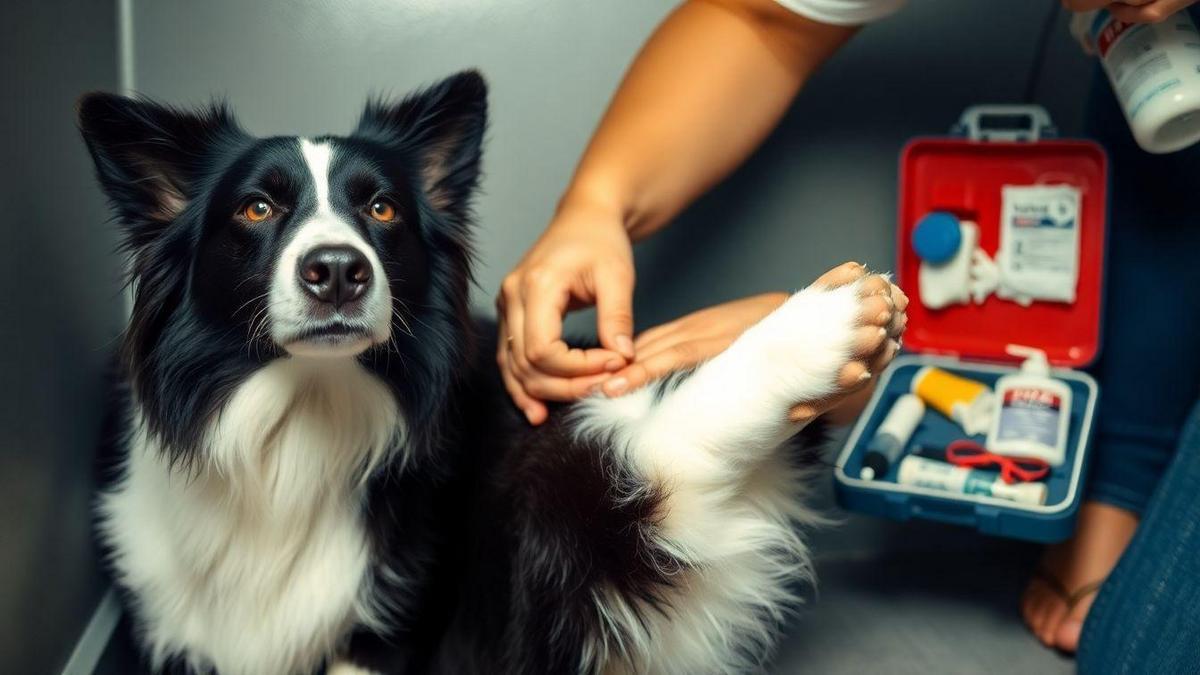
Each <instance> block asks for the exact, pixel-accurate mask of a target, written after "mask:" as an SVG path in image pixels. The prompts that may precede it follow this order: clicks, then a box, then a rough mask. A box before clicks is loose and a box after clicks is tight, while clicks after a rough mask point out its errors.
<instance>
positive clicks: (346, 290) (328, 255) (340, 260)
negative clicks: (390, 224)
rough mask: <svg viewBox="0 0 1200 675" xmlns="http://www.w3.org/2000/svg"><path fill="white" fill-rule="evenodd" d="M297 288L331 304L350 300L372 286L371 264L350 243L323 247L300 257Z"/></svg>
mask: <svg viewBox="0 0 1200 675" xmlns="http://www.w3.org/2000/svg"><path fill="white" fill-rule="evenodd" d="M296 273H297V274H298V275H299V277H300V288H303V289H304V291H305V292H306V293H308V294H309V295H311V296H312V297H314V298H316V299H317V300H320V301H321V302H327V303H330V304H332V305H333V306H334V307H341V306H342V305H344V304H346V303H348V302H353V301H355V300H357V299H359V298H360V297H362V295H363V293H366V292H367V288H369V287H370V286H371V263H370V262H369V261H368V260H367V257H366V256H365V255H363V254H362V252H360V251H359V250H358V249H356V248H352V247H350V246H322V247H320V248H314V249H313V250H311V251H309V252H308V253H307V254H305V255H304V257H302V258H300V265H299V269H297V270H296Z"/></svg>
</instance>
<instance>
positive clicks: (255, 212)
mask: <svg viewBox="0 0 1200 675" xmlns="http://www.w3.org/2000/svg"><path fill="white" fill-rule="evenodd" d="M272 213H273V210H272V209H271V205H270V204H268V203H267V202H266V201H264V200H262V199H255V200H254V201H252V202H250V203H249V204H246V207H245V208H243V209H242V215H243V216H244V217H245V218H246V220H248V221H250V222H252V223H261V222H262V221H264V220H266V219H267V218H270V217H271V214H272Z"/></svg>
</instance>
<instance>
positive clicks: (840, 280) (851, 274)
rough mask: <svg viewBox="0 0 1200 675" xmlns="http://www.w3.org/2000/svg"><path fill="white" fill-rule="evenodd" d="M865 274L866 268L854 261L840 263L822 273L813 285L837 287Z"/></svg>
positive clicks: (856, 279) (850, 282) (852, 281)
mask: <svg viewBox="0 0 1200 675" xmlns="http://www.w3.org/2000/svg"><path fill="white" fill-rule="evenodd" d="M866 275H867V268H866V267H863V266H862V265H860V264H859V263H856V262H848V263H842V264H841V265H838V266H837V267H835V268H833V269H831V270H829V271H828V272H826V273H825V274H822V275H821V276H820V277H819V278H818V279H817V280H816V281H815V282H813V285H814V286H827V287H829V288H837V287H838V286H845V285H847V284H852V283H854V282H855V281H858V280H859V279H861V278H863V277H865V276H866Z"/></svg>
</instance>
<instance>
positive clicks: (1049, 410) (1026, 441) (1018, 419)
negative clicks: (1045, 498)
mask: <svg viewBox="0 0 1200 675" xmlns="http://www.w3.org/2000/svg"><path fill="white" fill-rule="evenodd" d="M1004 351H1006V352H1008V353H1009V354H1011V355H1012V356H1023V357H1025V361H1024V362H1023V363H1022V364H1021V372H1019V373H1014V374H1012V375H1005V376H1004V377H1002V378H1000V379H999V380H997V381H996V401H997V404H998V409H997V413H996V415H995V417H994V418H993V419H992V428H991V430H990V431H989V432H988V436H987V448H988V450H990V451H992V452H994V453H996V454H998V455H1008V456H1011V457H1037V458H1038V459H1044V460H1046V461H1047V462H1048V463H1050V465H1052V466H1058V465H1060V464H1062V463H1063V460H1064V459H1065V458H1066V454H1067V431H1068V425H1069V423H1070V420H1071V387H1070V386H1068V385H1067V383H1065V382H1063V381H1061V380H1057V379H1055V378H1053V377H1051V376H1050V364H1049V362H1048V361H1047V360H1046V353H1045V352H1043V351H1042V350H1040V349H1034V348H1032V347H1022V346H1021V345H1008V346H1006V347H1005V348H1004Z"/></svg>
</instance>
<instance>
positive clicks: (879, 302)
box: [859, 295, 896, 328]
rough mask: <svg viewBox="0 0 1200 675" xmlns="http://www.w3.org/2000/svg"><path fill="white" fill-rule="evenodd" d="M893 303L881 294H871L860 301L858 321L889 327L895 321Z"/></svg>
mask: <svg viewBox="0 0 1200 675" xmlns="http://www.w3.org/2000/svg"><path fill="white" fill-rule="evenodd" d="M895 319H896V314H895V312H894V311H893V304H892V303H891V302H890V301H889V299H888V298H886V297H885V296H882V295H871V296H868V297H866V298H865V299H864V300H863V301H862V311H861V312H860V314H859V321H860V323H861V324H862V325H864V326H880V327H885V328H886V327H889V326H891V325H892V322H893V321H895Z"/></svg>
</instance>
